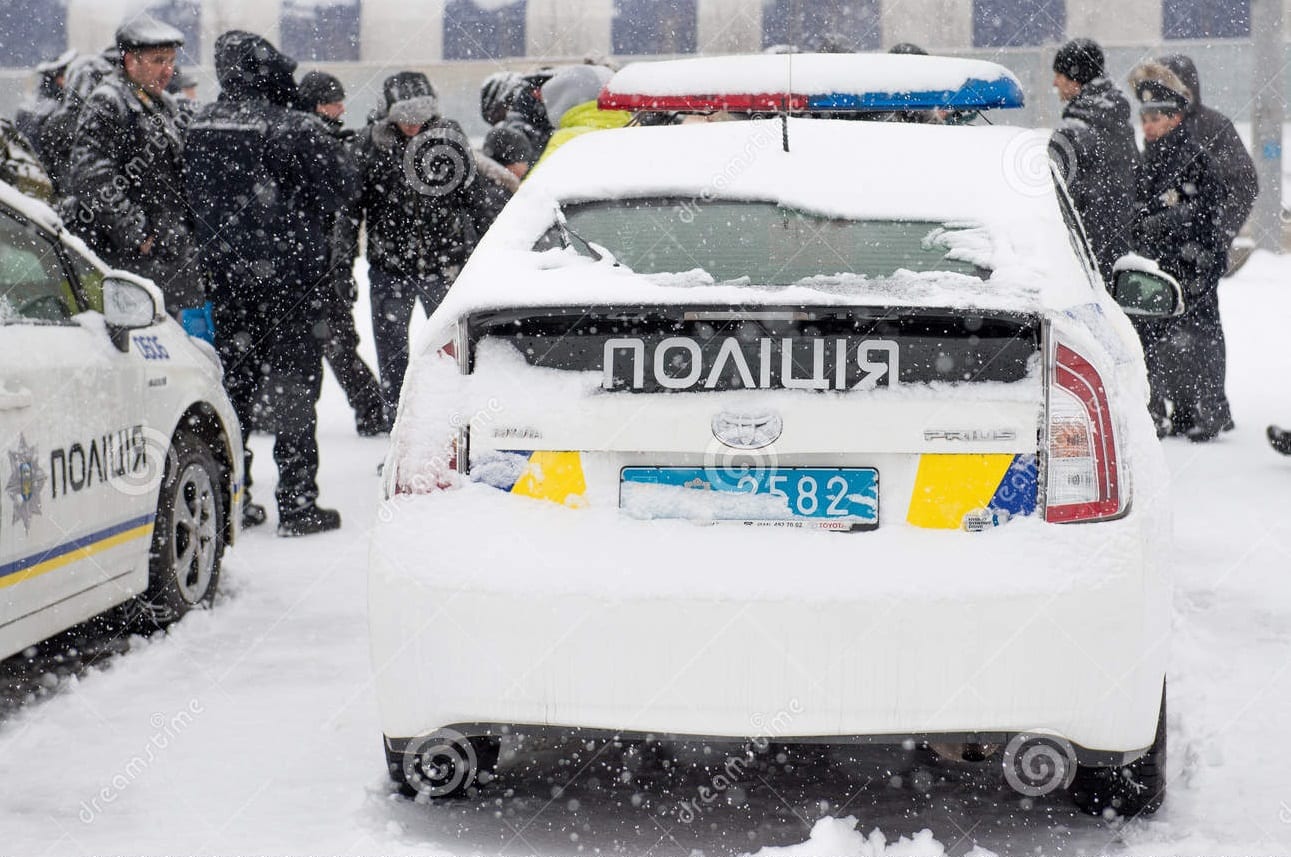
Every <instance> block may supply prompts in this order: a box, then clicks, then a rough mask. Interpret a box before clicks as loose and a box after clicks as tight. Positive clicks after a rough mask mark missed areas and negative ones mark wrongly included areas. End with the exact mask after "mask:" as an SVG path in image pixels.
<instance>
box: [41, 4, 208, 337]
mask: <svg viewBox="0 0 1291 857" xmlns="http://www.w3.org/2000/svg"><path fill="white" fill-rule="evenodd" d="M116 43H117V46H118V47H119V48H120V51H121V67H120V68H119V69H117V70H116V71H114V72H113V73H112V74H111V75H108V76H107V77H105V78H104V79H103V81H102V83H100V84H99V86H98V87H97V88H96V89H95V90H94V91H93V92H92V93H91V94H90V96H89V98H88V99H87V100H86V102H85V105H84V107H82V108H81V111H80V114H79V115H78V117H77V124H76V135H75V137H74V138H73V142H72V152H71V161H70V165H69V168H68V185H69V186H70V191H71V194H72V195H73V196H74V197H75V203H74V204H73V205H72V206H71V213H72V216H70V217H68V218H67V219H68V221H69V225H70V226H71V228H72V229H73V230H74V231H76V232H78V233H80V235H81V237H83V238H84V239H85V241H86V243H88V244H89V245H90V246H91V247H93V248H94V249H95V250H96V251H98V253H99V255H100V256H102V257H103V258H104V260H105V261H106V262H108V264H110V265H113V266H115V267H118V268H124V269H125V270H127V271H133V272H134V273H137V274H141V275H143V276H145V277H150V278H151V279H152V280H153V281H154V282H155V283H156V284H157V285H158V286H159V287H160V288H161V290H162V292H163V293H164V294H165V296H166V309H167V310H169V311H170V312H171V313H172V314H173V315H175V316H176V317H179V316H180V314H181V312H182V311H183V310H186V309H198V308H200V307H202V305H203V304H204V303H205V300H206V298H205V296H204V294H203V290H202V283H201V281H200V279H199V277H198V270H197V266H196V264H195V261H196V248H195V247H194V245H193V238H192V228H193V224H192V218H191V217H190V214H189V210H188V206H187V204H186V203H185V201H184V182H183V163H184V141H183V136H182V133H181V131H180V129H179V125H178V123H177V119H178V115H179V114H178V110H177V109H176V107H175V103H174V101H172V100H171V98H170V96H169V95H167V94H166V85H167V84H168V83H170V78H171V76H172V75H173V74H174V70H175V53H176V50H177V48H178V47H179V46H180V45H182V44H183V43H184V35H183V34H182V33H181V32H180V31H179V30H177V29H175V28H174V27H172V26H170V25H169V24H165V23H163V22H161V21H158V20H157V19H155V18H153V17H151V16H149V15H147V14H142V15H137V16H135V17H133V18H131V19H129V20H128V21H126V23H124V24H122V25H121V27H120V28H119V29H118V30H117V33H116ZM65 210H66V209H65Z"/></svg>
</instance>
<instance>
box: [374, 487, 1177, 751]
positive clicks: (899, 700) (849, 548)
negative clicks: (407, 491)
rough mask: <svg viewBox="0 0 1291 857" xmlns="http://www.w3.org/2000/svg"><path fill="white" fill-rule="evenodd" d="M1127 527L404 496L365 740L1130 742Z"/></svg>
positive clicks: (1148, 701) (1134, 562)
mask: <svg viewBox="0 0 1291 857" xmlns="http://www.w3.org/2000/svg"><path fill="white" fill-rule="evenodd" d="M516 504H523V505H522V506H517V505H516ZM517 512H519V513H517ZM1144 517H1145V516H1143V515H1138V514H1131V515H1130V516H1128V517H1126V518H1124V519H1122V520H1119V521H1112V522H1105V523H1099V524H1092V525H1080V526H1056V525H1049V524H1044V523H1042V522H1040V521H1036V520H1032V519H1026V520H1015V521H1013V522H1012V523H1010V524H1008V525H1007V526H1005V527H1002V528H999V529H998V530H995V531H992V532H987V533H980V534H969V533H963V532H929V531H927V530H919V529H915V528H912V527H906V526H891V527H888V528H886V529H880V530H879V531H877V532H874V533H866V534H859V533H858V534H835V533H819V532H802V531H751V530H747V529H741V528H739V527H698V526H693V525H690V524H687V523H684V522H664V521H658V522H638V521H627V520H623V519H621V518H619V517H618V516H617V514H615V513H614V512H613V511H609V510H594V509H589V510H580V511H573V510H569V509H564V508H560V507H557V506H554V505H551V504H544V503H541V501H530V500H526V499H521V498H514V497H509V496H506V495H502V494H499V493H498V492H496V491H492V490H491V489H487V488H483V487H481V486H468V487H466V488H464V489H462V490H460V491H453V492H441V493H437V494H434V495H430V496H426V497H418V498H414V499H411V500H406V501H403V502H401V503H399V504H397V505H396V507H394V513H393V514H392V515H390V516H389V521H388V522H387V523H382V524H380V525H379V526H378V527H377V530H376V533H375V536H374V541H373V549H372V562H371V587H370V611H371V635H372V653H373V660H374V669H375V674H376V685H377V690H378V697H379V702H380V708H381V717H382V729H383V732H384V733H385V735H387V736H391V737H413V736H418V735H423V734H427V733H429V732H432V731H434V730H436V729H438V728H441V727H445V726H452V725H458V724H522V725H532V726H539V727H573V728H582V729H593V730H596V729H600V730H608V731H612V732H616V733H653V734H660V733H662V734H675V735H695V736H717V737H721V736H725V737H731V738H742V737H749V736H761V737H766V738H768V739H772V740H784V739H789V738H826V737H843V738H850V737H855V736H905V735H971V734H983V735H990V734H1011V733H1016V732H1023V731H1045V732H1052V733H1056V734H1058V735H1061V736H1063V737H1065V738H1067V739H1068V740H1070V741H1072V742H1073V743H1075V744H1077V745H1078V746H1079V747H1081V748H1086V749H1087V750H1089V751H1094V752H1096V753H1097V752H1105V753H1112V754H1115V753H1121V752H1133V751H1136V750H1141V749H1143V748H1145V747H1147V746H1149V745H1150V744H1151V743H1152V738H1153V733H1154V730H1155V727H1156V721H1157V713H1158V707H1159V704H1160V698H1161V687H1162V682H1163V679H1164V673H1165V663H1166V653H1167V638H1168V590H1167V587H1166V584H1165V581H1164V580H1163V579H1162V577H1161V575H1160V573H1159V570H1158V567H1157V564H1156V560H1155V558H1154V557H1153V552H1152V551H1151V550H1150V549H1149V540H1148V538H1147V536H1146V528H1145V527H1144V526H1143V524H1142V521H1143V520H1144ZM503 522H505V523H503ZM611 546H612V549H610V548H611Z"/></svg>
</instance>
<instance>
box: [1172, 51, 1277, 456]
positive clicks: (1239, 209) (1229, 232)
mask: <svg viewBox="0 0 1291 857" xmlns="http://www.w3.org/2000/svg"><path fill="white" fill-rule="evenodd" d="M1159 62H1160V63H1161V64H1162V65H1164V66H1166V67H1167V68H1169V69H1170V70H1171V71H1173V72H1174V73H1175V74H1176V75H1178V76H1179V79H1180V80H1181V81H1183V84H1184V86H1186V87H1188V89H1189V91H1190V92H1191V93H1192V101H1191V103H1190V104H1189V107H1188V112H1187V114H1185V116H1184V123H1185V124H1187V125H1188V131H1189V133H1190V134H1191V135H1192V138H1193V139H1194V140H1196V141H1197V144H1198V145H1199V146H1201V148H1202V149H1203V150H1205V151H1206V152H1208V153H1209V154H1210V156H1211V162H1212V163H1214V165H1215V168H1216V169H1217V170H1218V171H1219V176H1220V181H1221V188H1222V191H1223V203H1222V205H1221V206H1220V212H1221V213H1220V218H1221V219H1220V223H1221V225H1222V227H1223V230H1224V234H1225V236H1227V239H1228V241H1229V243H1230V244H1231V243H1232V240H1233V239H1234V238H1236V237H1237V233H1238V232H1240V231H1241V229H1242V226H1243V224H1245V223H1246V219H1247V218H1248V217H1250V214H1251V209H1252V208H1253V207H1254V206H1255V197H1256V196H1257V195H1258V194H1259V191H1260V182H1259V178H1258V176H1257V175H1256V172H1255V162H1254V161H1253V160H1252V159H1251V154H1250V152H1248V151H1246V146H1245V144H1243V143H1242V139H1241V138H1240V137H1238V136H1237V130H1236V129H1235V128H1234V127H1233V123H1232V122H1231V121H1229V119H1228V117H1227V116H1225V115H1224V114H1222V113H1220V112H1219V111H1218V110H1214V109H1212V108H1210V107H1207V106H1206V105H1205V104H1204V103H1202V100H1201V78H1200V76H1199V75H1198V74H1197V66H1196V65H1195V64H1194V63H1193V61H1192V59H1191V58H1190V57H1187V56H1184V55H1183V54H1171V55H1169V56H1165V57H1162V58H1161V59H1160V60H1159ZM1221 345H1222V343H1221ZM1216 359H1218V360H1219V361H1220V364H1221V367H1222V366H1223V364H1224V363H1225V362H1226V354H1225V353H1223V351H1221V352H1220V353H1219V354H1218V355H1217V358H1216ZM1223 411H1224V430H1225V431H1228V430H1230V429H1232V428H1233V416H1232V411H1231V409H1230V407H1229V404H1228V397H1227V395H1225V397H1224V406H1223Z"/></svg>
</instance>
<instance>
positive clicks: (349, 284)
mask: <svg viewBox="0 0 1291 857" xmlns="http://www.w3.org/2000/svg"><path fill="white" fill-rule="evenodd" d="M332 290H333V291H335V292H336V296H337V297H338V298H339V299H340V300H341V301H342V302H343V303H345V304H347V305H352V304H353V303H354V302H355V301H356V300H358V299H359V284H358V283H356V282H355V281H354V272H353V271H350V270H345V269H338V270H336V271H333V272H332Z"/></svg>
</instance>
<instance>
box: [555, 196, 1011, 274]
mask: <svg viewBox="0 0 1291 857" xmlns="http://www.w3.org/2000/svg"><path fill="white" fill-rule="evenodd" d="M564 215H565V220H566V223H567V225H568V229H567V230H562V229H561V228H560V227H553V228H552V230H551V231H550V232H548V233H547V235H545V236H544V237H543V239H542V240H541V241H540V242H539V244H538V246H537V248H535V249H539V250H543V249H549V248H551V247H557V246H562V245H570V246H574V247H576V248H585V247H586V243H587V242H591V243H594V244H598V245H600V246H602V247H604V248H605V249H606V250H608V251H609V252H610V253H611V254H612V255H613V256H614V258H615V259H616V260H617V261H619V262H621V263H622V264H624V265H626V266H627V267H628V268H630V269H631V270H633V271H635V272H636V273H639V274H661V273H680V272H684V271H692V270H695V269H702V270H703V271H706V272H707V273H708V274H709V275H711V276H712V277H713V279H714V280H715V281H717V282H719V283H724V282H732V281H740V280H743V279H747V280H748V281H749V282H750V283H752V284H755V285H792V284H794V283H798V282H800V281H802V280H804V279H807V278H809V277H816V276H833V275H837V274H855V275H861V276H865V277H869V278H875V279H881V278H887V277H891V276H892V275H893V274H895V273H896V272H897V271H902V270H905V271H914V272H917V273H922V272H930V271H948V272H952V273H957V274H966V275H969V276H976V277H980V278H982V279H985V278H986V277H987V276H989V274H990V271H989V270H988V269H986V268H984V267H982V266H981V265H980V264H975V262H980V256H981V255H982V254H981V252H980V249H979V251H978V252H977V253H973V252H971V250H972V248H974V247H978V248H980V245H981V243H982V238H983V235H984V230H982V229H981V228H979V227H973V226H964V225H947V224H943V223H936V222H929V221H909V220H843V219H837V218H829V217H821V216H819V215H815V214H811V213H808V212H803V211H797V210H794V209H790V208H785V207H783V206H779V205H776V204H774V203H770V202H731V201H722V202H704V201H702V200H700V201H696V200H681V199H623V200H612V201H608V202H595V203H584V204H579V205H567V206H565V208H564Z"/></svg>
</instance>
